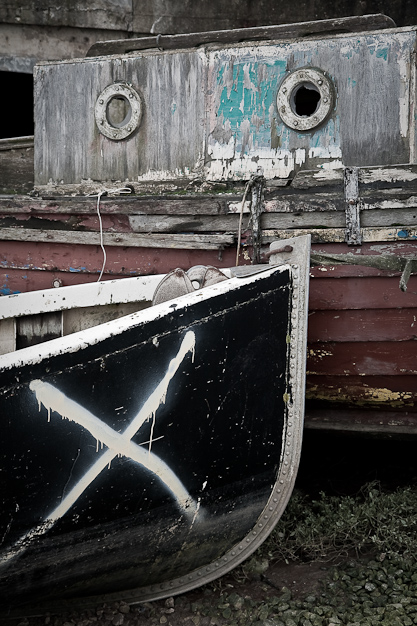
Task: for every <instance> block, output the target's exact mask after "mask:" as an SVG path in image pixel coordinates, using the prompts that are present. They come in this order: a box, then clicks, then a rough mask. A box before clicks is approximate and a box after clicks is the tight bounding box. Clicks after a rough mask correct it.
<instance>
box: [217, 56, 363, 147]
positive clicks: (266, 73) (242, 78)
mask: <svg viewBox="0 0 417 626" xmlns="http://www.w3.org/2000/svg"><path fill="white" fill-rule="evenodd" d="M295 56H297V54H296V55H295ZM297 60H298V61H299V62H300V66H305V65H309V64H310V63H311V59H310V57H309V56H308V55H306V54H305V53H303V54H300V59H297ZM230 64H231V62H230V60H229V59H227V61H224V62H223V63H222V65H221V66H220V67H219V71H218V74H217V83H218V85H220V86H221V87H222V91H221V95H220V103H219V107H218V110H217V119H219V120H222V125H223V128H229V129H230V131H231V133H232V135H233V136H234V137H235V152H236V154H237V155H239V154H240V155H242V156H243V155H244V154H248V153H249V152H254V151H256V150H257V149H260V148H265V149H271V134H272V133H271V123H273V124H275V129H274V137H275V138H276V137H278V138H279V142H276V143H277V144H278V145H279V147H278V148H275V150H277V152H278V151H279V150H291V149H292V148H293V145H294V137H295V136H298V137H301V138H304V139H306V141H307V145H306V146H305V147H306V148H307V149H308V148H309V147H311V148H319V147H322V148H328V147H329V146H336V147H339V146H340V139H339V120H336V122H334V121H333V120H330V121H329V122H328V123H327V124H325V125H324V126H322V127H321V128H319V129H317V130H314V131H312V132H310V133H297V132H296V131H294V130H292V129H290V128H288V127H287V126H285V124H283V123H282V122H281V120H280V118H279V115H277V106H276V97H277V92H278V88H279V85H280V83H281V82H282V80H283V78H284V77H285V76H286V75H287V71H286V67H287V60H286V59H270V58H267V59H262V61H253V60H252V61H251V60H250V59H247V60H245V58H244V57H243V58H241V59H239V60H235V62H234V64H233V69H232V68H231V67H230ZM352 84H356V82H355V81H352ZM226 122H227V123H228V126H226Z"/></svg>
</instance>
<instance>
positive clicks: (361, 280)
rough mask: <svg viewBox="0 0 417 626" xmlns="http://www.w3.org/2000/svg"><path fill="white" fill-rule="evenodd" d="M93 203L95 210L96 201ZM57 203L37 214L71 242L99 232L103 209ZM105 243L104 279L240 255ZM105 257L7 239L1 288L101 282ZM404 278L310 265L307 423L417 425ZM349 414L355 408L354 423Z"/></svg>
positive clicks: (415, 280) (85, 248) (114, 223)
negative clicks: (81, 211)
mask: <svg viewBox="0 0 417 626" xmlns="http://www.w3.org/2000/svg"><path fill="white" fill-rule="evenodd" d="M57 202H58V204H59V201H57ZM55 204H57V203H55ZM92 206H93V208H95V206H94V203H93V202H92ZM113 209H114V207H113ZM113 209H112V210H113ZM57 210H59V209H58V207H57V206H55V207H54V209H53V210H52V211H51V212H48V214H46V211H45V212H43V213H42V215H37V216H36V217H37V219H38V220H39V223H40V225H41V226H42V227H43V228H45V226H46V225H48V228H50V227H51V224H54V222H55V221H56V220H58V221H59V224H60V226H61V227H62V224H64V223H66V224H68V225H69V227H70V228H71V229H72V230H71V231H69V232H68V235H69V240H70V238H71V232H79V231H80V229H81V232H82V229H83V228H85V227H86V226H88V228H89V232H90V233H91V232H92V231H96V232H97V231H98V228H99V222H98V218H97V216H96V215H93V214H89V215H81V216H80V215H77V216H74V215H63V214H62V212H61V213H60V214H58V213H56V211H57ZM3 212H4V210H3ZM30 217H32V218H33V212H32V211H27V212H26V213H25V212H24V211H22V210H20V211H19V214H18V221H19V222H21V223H22V225H23V224H25V225H27V226H29V224H28V222H27V220H28V219H29V218H30ZM104 217H105V218H106V219H105V220H103V225H104V230H105V232H107V233H116V234H117V233H126V232H129V223H128V220H127V217H126V216H125V215H121V216H117V215H116V216H115V215H105V216H104ZM14 218H16V215H15V216H14ZM74 219H76V221H77V224H76V225H75V224H74ZM80 220H81V222H82V223H81V222H80ZM38 227H39V226H38ZM32 232H33V231H32ZM40 232H41V231H40ZM42 232H45V231H44V230H43V231H42ZM48 232H50V233H52V234H53V233H54V230H49V231H48ZM415 247H416V244H415V243H414V242H413V241H404V242H401V241H400V242H399V241H395V242H378V243H365V244H363V245H362V246H361V247H357V248H352V247H348V246H347V245H346V244H342V243H320V244H313V246H312V252H313V253H314V252H324V253H330V254H337V253H346V252H353V253H355V254H357V255H358V256H360V255H361V254H365V255H392V254H394V255H398V256H415ZM105 249H106V255H107V258H106V264H105V270H104V274H103V280H108V279H114V278H117V277H127V276H132V275H147V274H160V273H165V272H168V271H170V270H172V269H174V268H176V267H181V268H184V269H187V268H189V267H191V266H193V265H197V264H204V265H214V266H216V267H230V266H233V265H234V264H235V255H236V249H235V247H233V246H230V247H225V248H224V249H217V250H215V249H214V250H207V249H204V248H200V249H183V248H180V247H176V248H156V247H133V246H123V245H120V246H119V245H114V244H113V245H106V248H105ZM266 250H267V248H266V247H264V248H263V251H264V252H266ZM248 251H249V252H250V250H249V249H246V248H243V252H242V254H241V260H240V262H241V264H244V263H249V262H250V261H249V255H248ZM264 259H265V257H264ZM102 264H103V252H102V249H101V248H100V246H99V245H89V244H80V243H76V244H71V243H70V242H69V241H68V242H66V243H56V242H51V243H48V242H47V241H41V242H36V241H33V240H32V241H2V243H1V247H0V265H1V277H0V286H1V289H2V294H10V293H18V292H26V291H33V290H39V289H46V288H50V287H51V286H52V285H53V281H54V280H56V279H59V281H60V282H61V284H62V285H64V286H65V285H74V284H79V283H88V282H94V281H96V280H97V278H98V275H99V273H100V271H101V268H102ZM399 280H400V274H399V273H398V272H397V273H396V272H392V271H387V270H379V269H374V268H369V267H363V266H360V265H343V266H342V265H337V266H332V265H327V266H319V267H314V268H312V269H311V281H310V300H309V334H308V359H307V372H308V373H307V396H306V401H307V416H306V424H307V425H308V426H311V427H319V426H320V427H321V426H323V425H324V426H325V427H340V428H343V429H346V428H347V426H346V424H348V425H350V427H352V424H354V429H355V430H357V429H359V430H372V428H376V427H377V426H375V425H374V427H372V428H371V424H373V423H374V422H375V424H377V425H378V424H379V425H380V426H381V430H390V431H392V430H394V431H395V432H411V431H413V432H414V431H415V432H417V376H416V374H417V344H416V337H417V276H415V275H414V276H411V277H410V280H409V283H408V289H407V292H406V293H404V292H402V291H401V290H400V289H399ZM347 415H351V420H350V421H349V419H348V418H347V417H346V416H347ZM394 416H395V419H394ZM393 420H394V422H395V426H392V424H391V422H392V421H393ZM410 420H411V423H412V424H413V426H410ZM390 424H391V426H390ZM368 427H369V428H368Z"/></svg>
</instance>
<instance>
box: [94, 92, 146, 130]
mask: <svg viewBox="0 0 417 626" xmlns="http://www.w3.org/2000/svg"><path fill="white" fill-rule="evenodd" d="M142 108H143V107H142V100H141V97H140V95H139V94H138V92H137V91H136V90H135V89H133V87H132V86H131V85H129V84H127V83H113V84H112V85H109V86H108V87H106V88H105V89H103V91H102V92H101V93H100V95H99V96H98V98H97V101H96V105H95V107H94V115H95V120H96V124H97V128H98V130H99V131H100V133H101V134H102V135H104V136H105V137H108V138H109V139H112V140H113V141H120V140H122V139H126V138H127V137H130V135H132V133H134V132H135V130H136V129H137V128H139V125H140V122H141V119H142Z"/></svg>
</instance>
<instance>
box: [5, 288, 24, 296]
mask: <svg viewBox="0 0 417 626" xmlns="http://www.w3.org/2000/svg"><path fill="white" fill-rule="evenodd" d="M16 293H22V292H21V291H12V290H11V289H9V288H8V287H2V288H0V294H1V295H2V296H11V295H14V294H16Z"/></svg>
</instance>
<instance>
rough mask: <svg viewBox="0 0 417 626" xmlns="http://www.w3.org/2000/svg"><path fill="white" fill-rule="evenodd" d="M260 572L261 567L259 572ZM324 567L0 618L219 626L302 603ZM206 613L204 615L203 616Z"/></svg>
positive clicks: (23, 625) (293, 566) (59, 623)
mask: <svg viewBox="0 0 417 626" xmlns="http://www.w3.org/2000/svg"><path fill="white" fill-rule="evenodd" d="M260 569H262V566H261V568H260ZM328 570H329V567H328V566H325V565H323V564H322V563H309V564H298V563H288V564H286V563H275V564H273V565H271V566H270V567H268V568H267V569H266V571H265V572H264V573H263V574H260V573H252V574H251V573H249V574H244V572H243V570H242V569H241V568H239V569H238V570H236V571H235V572H231V573H229V574H228V575H226V576H223V577H222V578H220V579H218V580H216V581H214V582H212V583H210V584H208V585H205V586H204V587H200V588H198V589H195V590H193V591H190V592H188V593H186V594H183V595H179V596H176V597H171V598H167V599H166V600H159V601H155V602H147V603H144V604H138V605H131V606H129V605H127V604H125V603H123V602H120V603H114V604H111V605H99V606H97V607H95V608H94V609H89V610H86V611H73V612H69V613H62V614H53V615H51V614H46V615H43V616H27V617H20V618H14V619H11V620H10V619H2V620H0V623H1V624H5V626H6V625H8V626H41V625H42V626H43V625H45V626H48V625H50V626H88V625H90V624H91V625H93V624H94V625H97V626H150V625H151V624H164V625H165V626H183V625H189V626H216V625H218V626H223V625H229V624H230V623H231V621H230V620H231V617H232V612H233V615H234V616H235V617H236V615H238V614H239V609H240V608H241V605H243V603H244V602H245V600H246V602H247V601H248V600H249V601H250V602H251V604H252V605H254V604H259V605H262V603H269V602H270V601H271V599H274V598H276V597H279V598H280V599H281V600H285V598H286V597H288V599H289V598H290V597H291V598H292V600H295V599H298V598H299V599H301V598H306V597H307V598H308V597H309V596H311V597H312V596H314V595H315V594H317V593H318V591H319V588H320V582H321V581H322V580H323V579H324V578H325V577H326V575H327V573H328ZM207 613H208V615H207Z"/></svg>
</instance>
